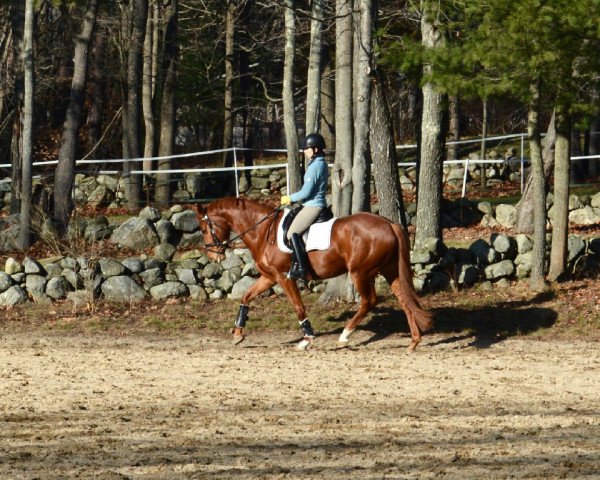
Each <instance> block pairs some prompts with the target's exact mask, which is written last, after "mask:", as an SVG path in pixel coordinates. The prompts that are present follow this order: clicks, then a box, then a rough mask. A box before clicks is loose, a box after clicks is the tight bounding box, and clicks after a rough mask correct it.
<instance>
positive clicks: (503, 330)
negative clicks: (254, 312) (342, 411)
mask: <svg viewBox="0 0 600 480" xmlns="http://www.w3.org/2000/svg"><path fill="white" fill-rule="evenodd" d="M551 298H552V293H543V294H539V295H537V296H535V297H534V298H532V299H529V300H515V301H506V302H499V303H495V304H494V305H490V306H484V307H473V308H460V307H440V308H430V311H431V312H432V313H433V315H434V328H433V330H432V332H431V333H437V334H448V336H447V338H444V339H442V340H438V341H436V342H433V343H430V345H438V344H444V343H454V342H460V341H464V340H467V339H471V340H472V341H471V342H470V343H469V345H470V346H473V347H476V348H488V347H490V346H491V345H493V344H495V343H497V342H500V341H502V340H505V339H507V338H509V337H514V336H519V335H524V334H528V333H532V332H535V331H537V330H540V329H544V328H549V327H551V326H552V325H554V323H555V322H556V320H557V317H558V315H557V313H556V312H555V311H554V310H552V309H550V308H547V307H543V306H541V305H542V304H544V303H545V302H546V301H548V300H550V299H551ZM352 315H353V312H344V313H343V314H342V315H340V316H339V317H338V318H336V319H335V320H334V321H335V322H346V320H348V319H349V318H351V317H352ZM358 329H359V330H364V331H369V332H372V333H373V335H372V336H371V337H370V338H368V339H367V340H365V341H363V342H361V343H360V344H357V345H355V346H360V345H368V344H370V343H373V342H377V341H379V340H382V339H384V338H386V337H388V336H390V335H394V334H406V335H409V334H410V331H409V329H408V324H407V322H406V316H405V315H404V312H403V311H402V310H400V309H393V308H389V307H383V308H376V309H375V311H374V312H372V313H371V315H370V316H369V317H368V318H367V321H366V322H365V323H364V324H362V325H360V326H359V327H358ZM342 330H343V328H342V327H340V328H336V329H333V330H331V331H329V332H327V333H328V334H339V333H341V332H342Z"/></svg>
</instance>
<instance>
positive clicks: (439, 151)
mask: <svg viewBox="0 0 600 480" xmlns="http://www.w3.org/2000/svg"><path fill="white" fill-rule="evenodd" d="M439 8H440V7H439V5H437V6H436V3H435V2H432V1H431V0H422V1H421V35H422V44H423V46H424V47H425V48H426V49H434V48H438V47H440V46H441V45H443V44H444V38H443V35H442V32H441V31H440V29H439V28H438V24H437V18H438V13H439V12H438V9H439ZM433 69H434V66H433V65H432V64H431V63H430V62H426V63H425V64H424V66H423V73H424V74H425V76H429V75H431V74H432V73H433ZM444 109H445V101H444V95H443V94H441V93H440V92H438V91H436V89H435V87H434V85H433V84H432V83H431V82H430V81H427V82H426V83H425V85H423V118H422V122H421V148H420V158H419V180H418V186H417V226H416V232H415V244H421V243H423V242H424V241H425V240H426V239H427V238H431V237H433V238H437V239H441V238H442V226H441V205H442V171H443V160H444V154H445V145H444V143H445V142H444V140H445V132H444V128H443V125H444V122H443V116H444Z"/></svg>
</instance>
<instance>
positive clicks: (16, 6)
mask: <svg viewBox="0 0 600 480" xmlns="http://www.w3.org/2000/svg"><path fill="white" fill-rule="evenodd" d="M10 20H11V28H12V35H13V58H14V66H13V67H14V68H13V70H14V72H15V81H14V88H13V97H14V101H13V103H14V105H15V115H14V120H13V131H12V140H11V146H10V163H11V165H12V170H11V180H12V184H11V185H12V186H11V197H10V199H11V200H10V213H11V214H18V213H19V212H20V211H21V192H22V190H23V186H22V173H23V172H22V171H21V170H22V165H23V163H22V162H23V156H22V155H23V144H22V141H23V129H22V126H23V102H24V98H23V97H24V90H25V79H24V66H23V56H24V55H23V29H24V27H25V3H24V2H23V1H22V0H14V1H13V2H12V3H11V5H10Z"/></svg>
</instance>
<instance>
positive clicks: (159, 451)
mask: <svg viewBox="0 0 600 480" xmlns="http://www.w3.org/2000/svg"><path fill="white" fill-rule="evenodd" d="M372 336H373V334H372V333H370V332H368V331H358V332H356V333H355V336H354V337H352V339H351V340H352V342H353V345H354V346H353V347H350V348H346V349H338V348H337V344H336V339H337V337H334V336H333V335H324V336H321V337H319V338H318V341H317V346H316V348H314V349H313V350H311V351H309V352H306V353H302V352H298V351H296V350H295V349H294V344H293V343H289V341H291V340H296V339H294V338H293V334H283V333H281V334H279V333H278V334H266V333H259V332H256V333H254V334H251V336H250V337H249V338H248V339H247V341H246V342H245V343H243V344H241V345H239V346H238V347H234V346H232V345H231V344H230V341H229V338H226V337H218V336H216V335H213V336H212V337H204V338H201V337H199V336H191V335H189V334H186V335H184V336H182V337H177V338H176V337H174V336H170V337H165V336H163V337H160V336H145V337H142V338H140V337H139V336H137V337H133V336H131V337H123V338H117V337H110V336H86V335H72V334H62V335H57V334H53V333H49V334H47V335H44V334H43V333H39V332H38V333H33V334H28V333H19V334H4V335H2V336H0V478H1V479H35V478H38V479H44V480H45V479H59V478H60V479H73V478H100V479H125V478H129V479H163V478H164V479H166V478H169V479H170V478H175V479H180V478H181V479H187V478H202V479H232V478H235V479H264V478H269V479H270V478H286V479H288V478H289V479H350V478H356V479H417V478H418V479H429V478H456V479H459V478H460V479H465V478H469V479H506V478H539V479H554V478H600V344H598V343H585V342H574V343H565V342H550V343H547V342H540V341H535V340H527V339H510V340H504V341H499V342H497V343H493V342H492V343H489V344H477V343H473V342H472V340H473V339H472V338H466V337H449V336H447V335H446V336H441V335H432V336H427V337H425V339H424V342H423V343H422V344H421V346H420V347H419V349H418V351H417V353H416V354H412V355H411V354H408V353H406V352H405V347H406V345H408V338H407V337H406V336H403V335H392V336H389V337H386V338H383V339H373V338H371V337H372Z"/></svg>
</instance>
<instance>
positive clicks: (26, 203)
mask: <svg viewBox="0 0 600 480" xmlns="http://www.w3.org/2000/svg"><path fill="white" fill-rule="evenodd" d="M33 29H34V19H33V0H26V1H25V27H24V29H23V54H24V59H23V67H24V79H25V85H24V86H25V89H24V103H23V157H22V165H21V169H22V172H23V173H22V182H23V183H22V186H21V188H22V190H21V212H20V217H19V220H20V228H21V229H20V244H21V248H23V249H26V248H29V246H30V245H31V169H32V155H33V152H32V150H33V92H34V80H35V77H34V70H33Z"/></svg>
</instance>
